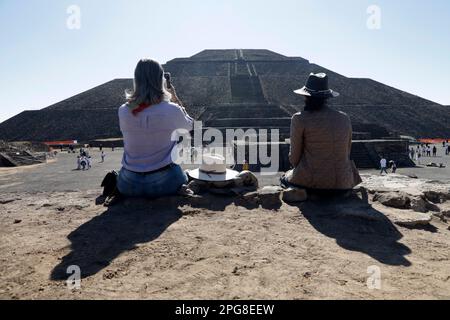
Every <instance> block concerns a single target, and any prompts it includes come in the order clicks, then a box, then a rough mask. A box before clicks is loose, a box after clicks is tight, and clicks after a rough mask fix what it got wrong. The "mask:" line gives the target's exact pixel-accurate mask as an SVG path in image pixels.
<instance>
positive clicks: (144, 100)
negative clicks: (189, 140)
mask: <svg viewBox="0 0 450 320" xmlns="http://www.w3.org/2000/svg"><path fill="white" fill-rule="evenodd" d="M166 75H167V74H165V73H164V70H163V68H162V66H161V65H160V64H159V63H158V62H156V61H154V60H150V59H142V60H140V61H139V63H138V64H137V66H136V70H135V74H134V89H133V90H130V91H127V92H126V98H127V103H126V104H124V105H123V106H121V107H120V109H119V122H120V130H121V131H122V134H123V139H124V155H123V160H122V169H121V171H120V173H119V177H118V181H117V189H118V191H119V192H120V194H121V195H123V196H127V197H150V198H156V197H161V196H167V195H172V194H176V193H177V192H178V190H179V189H180V187H181V186H182V185H183V184H185V183H187V181H188V178H187V176H186V174H185V173H184V171H183V170H182V169H181V167H180V166H179V165H176V164H174V162H173V159H172V150H173V148H174V147H175V146H176V143H177V142H176V141H172V133H173V132H174V131H176V130H178V129H185V130H189V131H191V130H192V128H193V120H192V118H191V117H190V116H189V115H188V114H187V112H186V110H185V109H184V107H183V106H182V104H181V102H180V100H179V99H178V97H177V95H176V92H175V88H174V87H173V86H172V85H171V83H170V78H169V79H167V80H166V78H165V76H166Z"/></svg>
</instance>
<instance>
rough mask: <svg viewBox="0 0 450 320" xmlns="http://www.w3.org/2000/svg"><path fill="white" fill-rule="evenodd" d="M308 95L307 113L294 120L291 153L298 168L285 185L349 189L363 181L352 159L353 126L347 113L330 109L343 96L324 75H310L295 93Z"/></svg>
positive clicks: (286, 179) (291, 157) (287, 176)
mask: <svg viewBox="0 0 450 320" xmlns="http://www.w3.org/2000/svg"><path fill="white" fill-rule="evenodd" d="M294 92H295V93H297V94H299V95H302V96H304V98H305V111H303V112H300V113H297V114H295V115H294V116H293V117H292V121H291V152H290V154H289V160H290V162H291V164H292V166H293V167H294V169H293V170H291V171H289V172H287V173H286V175H285V176H284V177H283V178H282V183H283V184H290V185H294V186H299V187H304V188H307V189H317V190H349V189H352V188H353V187H354V186H356V185H357V184H359V183H360V182H361V177H360V176H359V173H358V170H357V169H356V166H355V164H354V162H353V161H352V160H351V159H350V153H351V148H352V125H351V121H350V118H349V117H348V116H347V115H346V114H345V113H343V112H339V111H336V110H333V109H331V108H329V107H328V106H327V100H328V99H330V98H335V97H337V96H339V94H338V93H337V92H335V91H333V90H332V89H330V88H329V87H328V76H327V75H326V74H324V73H318V74H314V73H312V74H310V75H309V77H308V80H307V82H306V85H305V86H304V87H303V88H301V89H299V90H296V91H294Z"/></svg>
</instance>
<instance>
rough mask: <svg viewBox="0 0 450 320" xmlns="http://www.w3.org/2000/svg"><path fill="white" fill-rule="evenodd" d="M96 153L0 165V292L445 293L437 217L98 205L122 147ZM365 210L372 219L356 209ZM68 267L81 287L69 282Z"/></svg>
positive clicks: (344, 209)
mask: <svg viewBox="0 0 450 320" xmlns="http://www.w3.org/2000/svg"><path fill="white" fill-rule="evenodd" d="M93 154H94V167H93V169H92V170H90V171H86V172H80V171H73V169H74V167H75V162H74V159H75V158H74V156H73V155H68V154H61V155H59V156H58V157H57V160H56V161H54V162H52V163H49V164H47V165H38V166H33V167H26V168H13V169H0V299H422V298H424V299H450V252H449V247H450V230H448V226H449V225H448V223H445V222H444V221H442V220H440V219H438V218H433V220H432V222H431V224H430V225H428V226H422V227H415V228H412V227H409V228H407V227H401V226H398V225H396V224H393V223H392V222H391V221H390V220H388V219H387V218H386V217H388V216H389V214H390V211H389V210H391V209H389V208H387V207H384V206H382V205H380V204H372V203H370V204H369V205H368V204H367V203H363V202H361V201H359V200H358V199H356V200H355V199H354V200H352V201H349V200H343V201H344V202H342V203H340V202H330V203H323V202H320V203H318V202H311V201H309V202H306V203H304V204H301V205H298V206H289V205H287V204H283V205H282V206H280V207H277V208H272V209H271V210H269V209H264V208H261V207H258V208H254V207H249V206H243V205H242V204H241V203H239V202H235V201H234V199H232V198H222V197H213V196H209V197H206V198H203V199H201V200H199V201H186V200H185V199H182V198H177V197H174V198H168V199H161V200H153V201H151V200H127V201H125V202H123V203H121V204H120V205H118V206H115V207H112V208H110V209H106V208H105V207H103V206H102V205H99V204H97V203H98V199H97V198H98V196H99V195H100V193H101V190H100V189H99V184H100V181H101V178H102V177H103V176H104V174H105V173H106V172H107V171H109V170H111V169H118V168H120V158H121V152H119V151H116V152H115V153H111V152H109V153H107V160H106V163H104V164H100V163H99V162H98V154H97V153H96V152H95V151H94V152H93ZM95 159H96V160H95ZM402 170H403V169H400V170H399V171H400V173H403V172H402ZM410 170H415V171H414V172H417V173H418V174H417V175H418V176H420V177H423V176H425V177H426V178H428V179H437V178H438V177H440V179H439V180H446V179H448V178H449V177H450V175H449V174H448V172H447V171H445V170H442V169H432V170H428V169H427V168H418V169H410ZM369 173H372V172H369ZM373 173H377V172H375V171H374V172H373ZM272 180H274V181H271V180H270V179H269V180H265V181H263V183H262V185H266V184H271V183H273V182H275V183H276V180H278V177H274V178H273V179H272ZM96 202H97V203H96ZM368 213H370V215H369V216H370V217H376V219H363V218H361V217H357V216H358V215H362V216H364V215H366V216H367V215H368ZM405 214H407V212H406V213H405ZM70 266H78V267H79V268H80V270H81V288H80V289H77V290H71V289H70V288H68V286H67V284H66V280H67V279H68V278H69V276H70V275H71V273H68V268H69V267H70ZM378 271H379V277H377V272H378ZM374 272H375V273H374ZM378 280H380V281H381V282H380V283H379V282H378ZM378 283H379V284H380V286H378V285H377V284H378ZM368 284H372V285H373V284H376V285H375V288H374V287H373V286H368Z"/></svg>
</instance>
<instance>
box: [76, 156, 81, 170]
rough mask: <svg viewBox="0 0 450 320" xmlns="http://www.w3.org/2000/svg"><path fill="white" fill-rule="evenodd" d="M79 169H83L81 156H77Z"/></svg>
mask: <svg viewBox="0 0 450 320" xmlns="http://www.w3.org/2000/svg"><path fill="white" fill-rule="evenodd" d="M77 170H81V156H77Z"/></svg>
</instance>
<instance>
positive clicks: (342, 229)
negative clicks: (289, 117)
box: [51, 196, 411, 280]
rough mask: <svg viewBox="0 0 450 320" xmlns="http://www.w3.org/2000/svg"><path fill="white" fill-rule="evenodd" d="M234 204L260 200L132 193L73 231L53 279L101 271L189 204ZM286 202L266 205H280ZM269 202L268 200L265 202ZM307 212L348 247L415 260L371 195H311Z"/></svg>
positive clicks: (384, 259) (389, 259) (389, 260)
mask: <svg viewBox="0 0 450 320" xmlns="http://www.w3.org/2000/svg"><path fill="white" fill-rule="evenodd" d="M231 204H235V205H238V206H243V207H246V208H247V209H255V208H257V207H259V205H257V204H255V203H252V202H250V203H245V202H242V201H240V200H239V199H236V198H234V197H219V196H207V197H199V198H194V199H191V198H190V199H183V198H180V197H171V198H166V199H158V200H144V199H129V200H126V201H125V202H124V203H120V204H118V205H116V206H113V207H111V208H109V209H108V210H106V211H105V212H104V213H102V214H100V215H99V216H97V217H95V218H93V219H92V220H90V221H88V222H87V223H85V224H83V225H81V226H80V227H79V228H77V229H76V230H75V231H73V232H72V233H70V234H69V236H68V239H69V240H70V241H71V252H70V253H69V254H68V255H66V256H65V257H64V258H63V259H62V261H61V263H60V264H59V265H58V266H56V267H55V268H54V269H53V271H52V273H51V279H52V280H66V279H67V277H68V274H67V269H68V267H69V266H72V265H76V266H79V267H80V269H81V273H82V274H81V276H82V278H86V277H89V276H92V275H95V274H97V273H98V272H100V271H101V270H102V269H104V268H106V267H107V266H108V265H109V264H110V263H111V262H112V261H113V260H114V259H115V258H117V257H118V256H119V255H120V254H121V253H123V252H126V251H129V250H132V249H134V248H135V246H136V245H137V244H142V243H149V242H152V241H154V240H156V239H158V238H159V237H160V236H161V235H162V234H163V233H164V232H165V231H166V230H167V228H168V227H170V226H171V225H172V224H173V223H175V222H177V221H178V220H179V219H180V218H181V217H182V215H183V212H182V210H181V209H180V208H181V207H183V206H184V205H188V206H190V207H192V208H203V209H207V210H209V211H216V212H218V211H224V210H225V208H226V207H227V206H229V205H231ZM280 206H281V204H275V205H274V206H268V207H266V209H271V210H275V211H276V210H279V209H280ZM263 207H264V206H263ZM299 208H300V210H301V213H302V214H303V215H304V216H305V217H306V218H307V219H308V221H309V222H310V223H311V225H312V226H313V227H314V228H315V229H316V230H317V231H319V232H321V233H322V234H324V235H326V236H328V237H332V238H334V239H336V242H337V243H338V244H339V245H340V246H341V247H342V248H344V249H346V250H351V251H359V252H362V253H365V254H367V255H369V256H371V257H373V258H374V259H376V260H378V261H379V262H381V263H383V264H388V265H396V266H397V265H403V266H409V265H411V263H410V262H409V261H408V260H407V259H406V258H405V256H406V255H408V254H409V253H411V250H410V249H409V248H408V247H406V246H405V245H403V244H401V243H399V242H398V241H399V240H400V239H401V238H402V235H401V233H400V232H399V231H398V230H397V228H396V227H395V226H394V225H393V224H392V223H391V222H390V221H389V220H388V219H387V218H386V217H385V216H384V215H383V214H382V213H381V212H379V211H377V210H375V209H373V208H372V207H370V206H369V205H368V203H367V202H366V201H365V200H361V199H359V198H357V197H353V198H351V199H346V200H327V201H308V202H306V203H303V204H301V205H300V206H299Z"/></svg>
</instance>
